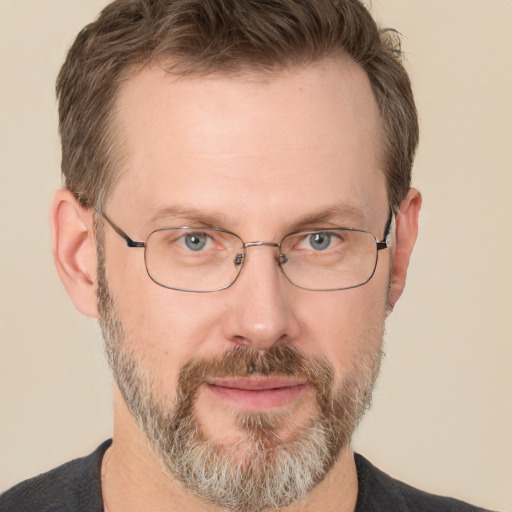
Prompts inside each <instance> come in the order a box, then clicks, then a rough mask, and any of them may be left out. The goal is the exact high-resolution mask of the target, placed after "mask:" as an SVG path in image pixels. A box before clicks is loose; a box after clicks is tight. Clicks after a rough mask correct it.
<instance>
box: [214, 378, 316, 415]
mask: <svg viewBox="0 0 512 512" xmlns="http://www.w3.org/2000/svg"><path fill="white" fill-rule="evenodd" d="M204 386H205V389H206V390H207V391H208V392H209V393H211V394H212V395H213V397H214V398H215V399H216V400H220V401H222V402H224V403H227V404H228V405H230V406H231V407H235V408H237V409H242V410H244V411H246V412H264V411H268V410H271V409H276V408H279V407H284V406H286V405H289V404H292V403H293V402H295V401H296V400H298V399H299V398H300V397H301V396H302V395H303V394H304V393H306V392H307V390H308V388H309V384H308V382H307V380H306V379H297V378H286V377H233V378H223V379H210V380H208V381H207V382H205V384H204Z"/></svg>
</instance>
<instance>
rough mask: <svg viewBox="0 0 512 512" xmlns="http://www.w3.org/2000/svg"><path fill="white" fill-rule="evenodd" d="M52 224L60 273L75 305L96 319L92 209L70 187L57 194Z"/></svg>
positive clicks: (94, 248) (54, 200) (51, 211)
mask: <svg viewBox="0 0 512 512" xmlns="http://www.w3.org/2000/svg"><path fill="white" fill-rule="evenodd" d="M50 225H51V232H52V242H53V257H54V260H55V265H56V267H57V272H58V274H59V276H60V279H61V281H62V283H63V284H64V287H65V288H66V291H67V292H68V294H69V296H70V298H71V300H72V301H73V304H74V305H75V307H76V308H77V309H78V310H79V311H80V312H81V313H83V314H84V315H87V316H90V317H93V318H96V317H97V316H98V310H97V305H96V242H95V237H94V226H93V218H92V214H91V212H90V211H89V210H88V209H87V208H84V207H83V206H81V205H80V204H79V203H78V201H77V200H76V198H75V197H74V196H73V194H72V193H71V192H70V191H69V190H65V189H62V190H59V191H57V193H56V194H55V196H54V198H53V201H52V205H51V210H50Z"/></svg>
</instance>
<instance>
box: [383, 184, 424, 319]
mask: <svg viewBox="0 0 512 512" xmlns="http://www.w3.org/2000/svg"><path fill="white" fill-rule="evenodd" d="M420 208H421V194H420V192H419V191H418V190H416V189H414V188H411V189H410V190H409V192H408V193H407V195H406V196H405V199H404V200H403V201H402V204H401V205H400V210H399V212H398V214H397V217H396V229H395V250H394V253H393V268H392V270H391V280H390V285H389V295H388V314H389V313H391V311H392V310H393V307H394V305H395V304H396V302H397V301H398V299H399V298H400V296H401V295H402V292H403V290H404V287H405V280H406V277H407V268H408V267H409V259H410V257H411V253H412V250H413V248H414V244H415V242H416V237H417V236H418V218H419V213H420Z"/></svg>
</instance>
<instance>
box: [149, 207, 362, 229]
mask: <svg viewBox="0 0 512 512" xmlns="http://www.w3.org/2000/svg"><path fill="white" fill-rule="evenodd" d="M166 218H173V219H182V220H183V222H184V223H185V224H194V225H201V226H202V227H211V228H213V227H220V228H225V227H226V220H225V219H226V215H225V214H221V213H219V212H211V213H207V212H205V211H203V210H199V209H197V208H191V207H185V206H180V205H172V206H166V207H164V208H159V209H157V210H156V211H155V213H154V214H153V215H152V216H151V217H150V218H149V219H148V225H150V226H152V225H154V223H156V222H160V221H162V220H164V219H166ZM366 219H367V215H366V214H365V212H364V210H363V209H362V208H361V207H359V206H357V205H355V204H352V203H344V204H337V205H333V206H328V207H325V208H322V209H321V210H319V211H316V212H312V213H308V214H305V215H303V216H301V217H299V218H298V219H296V220H295V221H294V222H293V223H292V224H291V226H289V227H288V232H293V231H299V230H300V229H307V228H308V227H315V226H316V227H322V225H323V224H331V225H333V224H336V225H337V226H338V227H347V228H350V227H354V228H362V227H364V226H362V225H361V223H364V222H365V221H366ZM347 223H349V224H350V225H348V224H347ZM342 224H343V225H342ZM326 227H327V226H326Z"/></svg>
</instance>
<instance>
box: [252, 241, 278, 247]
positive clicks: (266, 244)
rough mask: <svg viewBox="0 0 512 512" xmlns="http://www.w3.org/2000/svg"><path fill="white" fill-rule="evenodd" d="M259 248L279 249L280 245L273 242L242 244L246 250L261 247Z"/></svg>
mask: <svg viewBox="0 0 512 512" xmlns="http://www.w3.org/2000/svg"><path fill="white" fill-rule="evenodd" d="M261 246H266V247H278V248H281V244H277V243H275V242H245V243H244V247H245V248H247V247H261Z"/></svg>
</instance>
